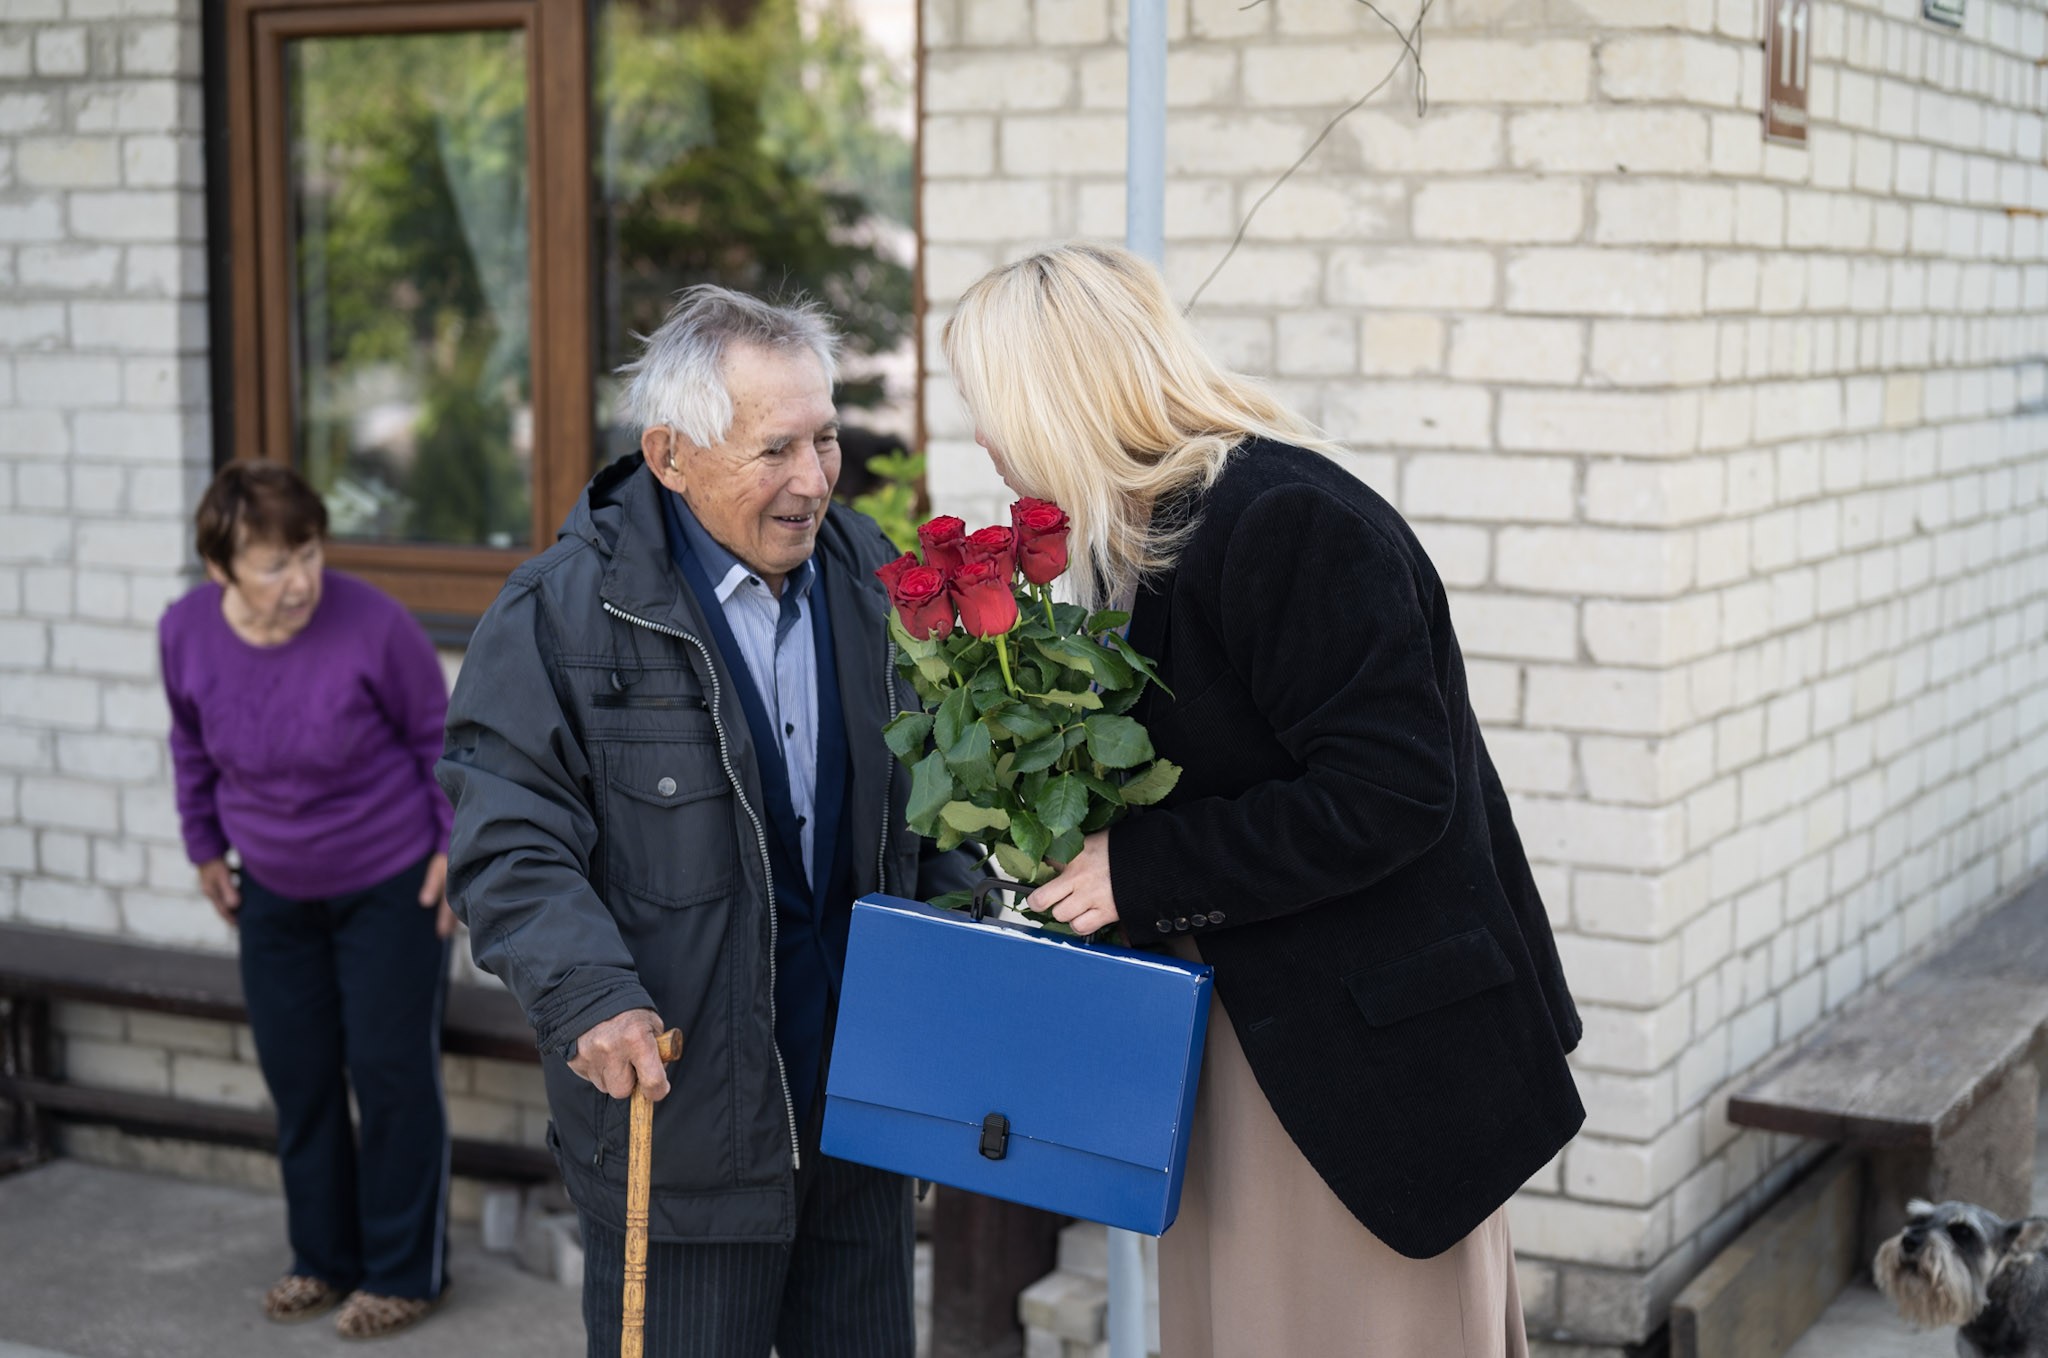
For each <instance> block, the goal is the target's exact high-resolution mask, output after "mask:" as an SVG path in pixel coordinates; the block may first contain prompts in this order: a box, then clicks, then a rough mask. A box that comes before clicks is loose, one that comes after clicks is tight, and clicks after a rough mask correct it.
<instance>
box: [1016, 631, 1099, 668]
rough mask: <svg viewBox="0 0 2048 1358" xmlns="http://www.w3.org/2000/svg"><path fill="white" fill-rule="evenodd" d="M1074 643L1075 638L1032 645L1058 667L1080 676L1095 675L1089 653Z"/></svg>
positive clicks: (1055, 638) (1064, 638)
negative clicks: (1072, 671)
mask: <svg viewBox="0 0 2048 1358" xmlns="http://www.w3.org/2000/svg"><path fill="white" fill-rule="evenodd" d="M1074 641H1075V639H1074V638H1073V637H1054V638H1053V639H1052V640H1051V641H1034V642H1033V643H1031V644H1032V645H1033V646H1034V647H1036V648H1037V650H1038V653H1039V654H1040V655H1042V656H1044V657H1045V658H1046V659H1047V660H1050V661H1052V662H1053V663H1054V664H1056V665H1059V666H1061V667H1063V668H1065V669H1070V670H1074V671H1076V672H1078V673H1080V674H1088V675H1092V674H1094V673H1095V666H1094V665H1092V664H1091V663H1089V660H1088V656H1087V653H1086V652H1084V651H1081V650H1080V649H1078V648H1077V647H1076V646H1075V645H1074Z"/></svg>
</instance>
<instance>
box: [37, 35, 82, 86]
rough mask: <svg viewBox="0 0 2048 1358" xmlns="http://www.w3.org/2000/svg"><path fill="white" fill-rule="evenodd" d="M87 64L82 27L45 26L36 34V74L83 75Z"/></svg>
mask: <svg viewBox="0 0 2048 1358" xmlns="http://www.w3.org/2000/svg"><path fill="white" fill-rule="evenodd" d="M87 65H88V55H87V50H86V43H85V30H84V29H83V28H46V29H43V30H42V31H40V32H38V33H37V34H36V74H37V75H43V76H65V75H84V74H85V72H86V67H87Z"/></svg>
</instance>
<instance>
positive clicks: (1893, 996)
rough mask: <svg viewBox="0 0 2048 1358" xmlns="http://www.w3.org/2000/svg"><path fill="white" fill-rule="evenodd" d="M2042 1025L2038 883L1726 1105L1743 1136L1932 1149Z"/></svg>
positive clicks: (2046, 900)
mask: <svg viewBox="0 0 2048 1358" xmlns="http://www.w3.org/2000/svg"><path fill="white" fill-rule="evenodd" d="M2044 1025H2048V881H2044V882H2037V883H2036V884H2035V885H2034V886H2032V887H2030V888H2029V889H2028V890H2026V891H2025V892H2022V893H2021V894H2020V896H2019V898H2018V899H2016V900H2014V901H2012V902H2011V903H2010V904H2008V905H2005V906H2002V907H2000V908H1999V909H1997V910H1995V911H1993V912H1992V913H1991V914H1989V915H1987V916H1986V917H1985V918H1984V919H1983V920H1982V921H1981V922H1980V923H1978V924H1977V925H1976V926H1974V927H1973V928H1971V929H1970V930H1969V931H1968V932H1967V933H1966V934H1964V936H1963V937H1962V938H1961V939H1960V940H1958V941H1957V942H1956V943H1955V944H1953V945H1952V946H1950V947H1949V948H1948V949H1946V950H1945V951H1943V952H1941V953H1939V954H1937V955H1936V956H1934V957H1932V958H1930V959H1929V960H1928V961H1927V962H1925V963H1923V964H1922V965H1920V966H1918V967H1916V968H1914V969H1913V971H1912V972H1911V973H1910V974H1909V975H1908V976H1907V977H1906V978H1905V979H1904V980H1902V981H1900V982H1899V983H1898V984H1896V985H1894V986H1892V987H1891V988H1890V989H1888V990H1886V991H1885V992H1883V993H1882V994H1880V995H1877V996H1875V997H1873V998H1872V999H1871V1000H1870V1002H1869V1003H1867V1004H1865V1005H1863V1006H1862V1007H1860V1008H1858V1009H1856V1010H1855V1011H1854V1012H1851V1013H1849V1014H1845V1015H1843V1016H1841V1017H1839V1018H1836V1019H1833V1020H1830V1021H1829V1022H1827V1023H1825V1024H1823V1025H1822V1027H1821V1029H1820V1030H1819V1031H1818V1032H1817V1033H1815V1034H1814V1036H1813V1037H1811V1038H1809V1039H1808V1040H1807V1041H1806V1042H1805V1043H1803V1044H1802V1045H1801V1046H1799V1047H1798V1048H1797V1049H1795V1050H1794V1051H1792V1052H1791V1053H1789V1054H1788V1055H1786V1056H1785V1057H1782V1058H1781V1059H1779V1060H1778V1061H1776V1062H1774V1063H1772V1064H1771V1065H1770V1066H1768V1067H1767V1068H1766V1069H1765V1071H1764V1073H1763V1074H1762V1075H1761V1076H1760V1077H1759V1078H1758V1079H1756V1080H1755V1081H1754V1082H1752V1083H1751V1084H1750V1085H1749V1086H1748V1087H1746V1088H1745V1089H1743V1090H1742V1091H1741V1092H1740V1093H1738V1094H1736V1095H1734V1096H1733V1097H1731V1098H1730V1099H1729V1101H1728V1119H1729V1121H1731V1122H1734V1123H1737V1124H1739V1125H1741V1126H1745V1127H1758V1128H1762V1129H1764V1130H1766V1131H1774V1132H1792V1133H1796V1134H1797V1135H1800V1136H1809V1137H1817V1138H1820V1139H1822V1140H1829V1141H1852V1142H1858V1143H1861V1144H1865V1145H1875V1146H1900V1147H1931V1146H1934V1145H1936V1144H1938V1143H1939V1142H1941V1141H1942V1140H1943V1139H1944V1138H1946V1137H1947V1136H1948V1135H1949V1134H1950V1133H1951V1132H1953V1131H1954V1130H1955V1128H1956V1127H1957V1126H1958V1125H1959V1124H1960V1123H1961V1122H1962V1121H1963V1119H1964V1118H1965V1117H1966V1116H1967V1115H1968V1114H1969V1112H1970V1110H1971V1108H1972V1107H1974V1106H1975V1104H1976V1103H1977V1101H1978V1099H1979V1098H1981V1097H1982V1096H1983V1095H1984V1094H1985V1093H1986V1092H1988V1091H1989V1090H1990V1089H1992V1088H1993V1087H1994V1086H1995V1085H1996V1084H1997V1082H1998V1080H1999V1079H2000V1078H2001V1077H2002V1076H2003V1075H2004V1074H2005V1072H2007V1071H2008V1070H2010V1069H2012V1067H2013V1066H2014V1065H2015V1064H2017V1063H2018V1062H2019V1061H2021V1060H2023V1059H2025V1057H2026V1055H2027V1053H2028V1050H2029V1049H2030V1048H2031V1047H2032V1045H2033V1043H2034V1040H2035V1037H2036V1035H2037V1034H2038V1033H2039V1032H2040V1031H2041V1030H2042V1028H2043V1026H2044Z"/></svg>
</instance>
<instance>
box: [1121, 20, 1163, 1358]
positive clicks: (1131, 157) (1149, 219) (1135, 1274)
mask: <svg viewBox="0 0 2048 1358" xmlns="http://www.w3.org/2000/svg"><path fill="white" fill-rule="evenodd" d="M1130 18H1131V24H1130V29H1131V32H1130V74H1131V80H1130V100H1129V104H1128V105H1127V111H1126V113H1125V137H1126V141H1125V146H1126V155H1125V159H1124V247H1125V248H1126V249H1128V250H1129V251H1130V252H1131V253H1132V254H1135V255H1142V256H1143V257H1144V258H1146V259H1149V260H1151V261H1152V263H1153V264H1155V265H1159V266H1161V267H1163V266H1164V265H1165V263H1166V0H1130ZM1149 1349H1150V1345H1149V1344H1147V1343H1146V1338H1145V1255H1144V1251H1143V1248H1142V1245H1141V1242H1140V1240H1139V1237H1138V1233H1137V1232H1135V1231H1121V1230H1118V1229H1116V1228H1115V1227H1111V1228H1110V1231H1109V1358H1146V1354H1147V1352H1148V1351H1149Z"/></svg>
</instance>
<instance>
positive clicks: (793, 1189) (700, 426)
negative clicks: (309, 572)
mask: <svg viewBox="0 0 2048 1358" xmlns="http://www.w3.org/2000/svg"><path fill="white" fill-rule="evenodd" d="M834 350H835V341H834V339H833V336H832V334H831V331H830V329H829V328H828V326H827V324H826V323H825V321H824V319H823V317H822V316H821V315H820V314H819V313H818V312H817V311H815V310H814V309H811V308H808V307H804V308H795V309H791V308H781V307H773V306H769V305H767V304H765V303H762V302H759V301H756V300H754V299H752V298H749V297H745V296H741V295H740V294H737V293H733V292H728V291H726V290H724V289H722V288H714V287H697V288H692V289H689V290H688V291H687V292H685V293H683V294H682V296H681V299H680V301H679V303H678V305H677V306H676V307H675V309H674V311H672V312H671V313H670V315H669V317H668V319H667V321H666V322H665V323H664V324H663V325H662V326H661V328H660V329H659V330H657V331H656V332H655V333H654V334H653V335H652V336H650V337H649V338H648V340H647V341H646V345H645V348H644V350H643V352H642V353H641V355H640V357H639V358H638V360H637V361H636V362H634V363H633V364H632V365H630V367H629V368H628V370H627V371H628V373H629V374H630V376H631V383H630V386H629V387H628V389H627V392H626V405H627V409H628V413H629V415H630V417H631V418H633V419H634V420H635V421H636V422H637V423H638V424H639V425H640V426H641V430H642V432H641V436H640V448H641V453H642V456H641V457H638V458H627V459H622V460H621V461H620V462H618V463H617V464H615V465H613V466H612V467H610V468H608V469H607V470H605V471H603V472H601V473H599V474H598V476H597V477H596V479H594V480H593V481H592V482H591V483H590V486H589V487H588V489H587V490H586V491H585V492H584V496H583V500H582V502H581V503H580V504H579V505H578V506H577V507H576V509H575V511H574V512H573V513H572V514H571V515H570V516H569V520H568V522H567V524H566V525H565V526H564V528H563V530H562V532H561V535H560V540H559V541H557V542H556V544H555V545H554V546H553V547H552V548H551V549H549V550H548V551H547V552H545V553H543V554H542V555H541V556H539V557H537V558H536V559H534V560H532V561H530V562H528V563H526V564H525V565H523V566H521V567H520V568H519V569H518V570H516V571H514V572H513V574H512V576H511V578H510V579H509V580H508V581H507V582H506V585H505V589H504V592H503V593H502V594H500V595H499V596H498V600H497V602H496V603H495V604H493V605H492V606H491V610H490V612H489V613H488V614H486V615H485V617H484V619H483V622H482V623H481V624H480V625H479V626H478V628H477V632H476V636H475V638H474V639H473V641H472V642H471V644H470V648H469V653H468V656H467V658H466V659H465V660H464V662H463V667H462V676H461V681H460V682H459V683H458V684H457V685H456V688H455V694H454V697H453V698H452V700H451V702H450V705H449V714H448V747H447V754H446V757H445V758H444V759H443V761H442V763H441V765H440V770H439V773H440V779H441V783H442V786H443V787H445V788H446V789H447V791H448V795H449V797H450V798H451V800H453V802H454V804H455V829H454V841H453V845H452V848H451V850H450V854H449V880H450V885H451V888H452V890H451V893H450V894H451V899H452V902H453V904H454V906H455V909H456V911H457V913H459V914H460V915H461V916H462V917H463V919H464V920H466V921H467V922H468V924H469V927H470V931H471V942H472V947H473V948H474V950H475V954H476V960H477V962H478V963H479V964H480V965H481V966H483V967H485V968H487V969H488V970H490V971H491V972H493V973H495V974H496V975H498V976H500V977H502V978H503V979H504V981H505V984H506V985H507V986H508V987H509V988H510V989H511V991H512V993H513V994H514V995H515V996H517V997H518V999H519V1001H520V1003H521V1004H523V1005H524V1006H525V1009H526V1012H527V1015H528V1017H529V1018H531V1020H532V1021H533V1027H534V1032H535V1033H536V1034H537V1036H538V1038H539V1044H540V1050H541V1056H542V1070H543V1073H544V1076H545V1079H546V1084H547V1091H548V1106H549V1111H550V1112H551V1113H552V1114H553V1125H552V1126H551V1128H550V1131H549V1144H550V1145H551V1146H552V1147H553V1148H554V1150H555V1153H556V1156H557V1158H558V1160H559V1161H560V1164H561V1168H562V1175H563V1178H564V1180H565V1181H566V1183H567V1186H568V1189H569V1194H570V1196H571V1197H572V1198H573V1199H574V1200H575V1203H576V1206H577V1208H578V1210H579V1211H580V1213H581V1215H582V1221H583V1232H584V1251H585V1253H584V1258H585V1275H584V1288H583V1313H584V1323H585V1328H586V1330H587V1331H588V1335H589V1345H590V1353H591V1354H592V1355H597V1354H607V1355H609V1354H614V1353H617V1352H618V1342H619V1341H618V1332H619V1328H620V1319H619V1312H620V1292H621V1288H622V1278H623V1269H624V1219H625V1207H624V1202H625V1184H626V1161H627V1154H626V1129H627V1115H626V1106H625V1104H624V1103H623V1102H622V1100H624V1099H626V1098H628V1097H629V1096H630V1095H631V1094H632V1092H633V1089H634V1087H635V1086H636V1085H645V1086H646V1087H647V1088H648V1091H649V1093H650V1094H651V1095H652V1096H653V1097H654V1098H655V1099H658V1100H661V1102H660V1103H659V1104H658V1105H657V1106H656V1109H655V1118H654V1160H653V1166H654V1186H653V1199H652V1210H651V1213H650V1223H651V1231H650V1233H651V1236H652V1239H653V1241H654V1245H653V1248H652V1251H651V1257H650V1260H649V1279H648V1289H647V1292H648V1315H647V1352H648V1353H649V1354H650V1355H656V1356H657V1358H674V1356H675V1355H684V1354H689V1355H699V1354H701V1355H705V1358H748V1356H765V1355H766V1354H767V1353H768V1351H769V1348H770V1346H771V1344H772V1345H773V1346H774V1347H775V1348H776V1349H777V1350H778V1351H779V1352H780V1354H781V1355H782V1358H810V1356H811V1355H847V1356H848V1358H853V1356H854V1355H878V1356H887V1358H897V1356H899V1355H900V1356H901V1358H909V1355H910V1353H911V1351H912V1347H913V1338H912V1335H913V1327H912V1317H911V1251H912V1234H911V1200H910V1186H909V1184H908V1182H907V1181H906V1180H904V1179H902V1178H901V1177H899V1176H896V1175H892V1174H885V1173H882V1172H880V1171H878V1170H873V1169H868V1168H864V1167H862V1166H858V1165H853V1164H848V1163H846V1162H843V1161H837V1160H833V1159H831V1158H829V1157H826V1156H824V1155H822V1154H820V1153H819V1151H818V1126H819V1122H820V1118H821V1116H822V1112H823V1104H824V1098H823V1092H822V1091H823V1084H824V1072H825V1067H826V1059H827V1055H828V1053H829V1050H830V1047H831V1041H832V1025H833V1017H834V1013H835V1009H836V1002H837V996H838V988H839V980H840V975H841V968H842V966H843V963H844V960H845V955H846V934H847V926H848V923H849V921H850V917H851V907H852V902H853V899H854V898H855V897H856V896H858V895H860V894H862V893H864V892H869V891H889V892H894V893H896V894H899V895H926V894H929V893H931V892H934V891H942V890H950V889H953V888H956V887H958V886H961V885H964V884H965V882H966V879H967V878H968V876H969V864H968V860H966V859H965V858H964V857H963V856H961V855H959V854H957V853H956V854H953V855H948V856H945V857H939V856H936V855H928V853H927V851H926V849H925V848H924V847H923V844H922V841H920V840H919V839H918V838H917V837H916V836H914V835H912V834H910V833H909V832H908V831H907V830H906V829H905V828H904V807H905V803H906V801H907V799H908V796H909V787H908V784H909V781H910V780H909V779H908V778H907V777H905V776H902V775H900V774H899V773H897V772H896V770H895V767H894V760H893V759H892V758H891V756H890V754H889V751H888V749H887V747H886V746H885V745H884V744H883V741H882V738H881V728H882V726H883V725H884V724H885V723H886V722H887V721H888V720H889V719H890V718H891V717H892V716H893V715H894V714H895V713H896V712H897V711H898V710H900V707H901V705H902V704H904V703H905V702H906V701H908V697H907V689H906V687H905V686H903V685H902V684H901V683H900V681H899V680H898V679H897V677H896V676H895V674H894V673H893V671H892V667H891V664H890V656H889V654H888V647H887V644H886V640H885V634H884V631H883V619H884V612H885V609H886V608H887V606H888V603H887V599H886V596H885V595H884V593H883V591H882V590H881V588H880V586H879V584H878V583H877V582H876V580H875V579H874V574H873V573H874V570H875V568H876V567H877V566H879V565H881V564H883V563H884V562H886V561H888V560H889V559H891V558H892V557H893V556H894V555H895V553H896V549H895V548H894V547H892V546H890V545H889V543H888V541H887V540H886V539H885V538H884V537H883V536H882V534H881V532H880V531H879V530H877V529H876V527H875V526H874V524H873V523H872V522H870V521H869V520H867V519H865V518H862V517H861V516H860V515H858V514H855V513H853V512H851V511H849V510H847V509H844V508H839V507H833V508H831V509H830V510H829V512H828V505H829V504H830V496H831V493H832V486H833V483H834V481H835V480H836V479H837V477H838V475H839V448H838V443H837V438H836V435H837V416H836V414H835V412H834V410H833V406H832V376H833V371H834ZM671 1025H673V1026H676V1027H680V1028H681V1029H682V1030H683V1032H684V1034H685V1041H684V1048H683V1057H682V1060H681V1061H680V1062H678V1063H677V1064H676V1065H675V1066H674V1067H673V1068H672V1069H671V1070H669V1071H667V1072H664V1070H663V1067H662V1064H661V1062H660V1060H659V1059H658V1057H657V1055H656V1051H655V1038H656V1036H657V1035H658V1034H659V1033H660V1032H661V1031H662V1030H663V1029H664V1028H665V1027H667V1026H671ZM671 1079H672V1080H673V1081H674V1087H673V1089H672V1088H671V1086H670V1081H671Z"/></svg>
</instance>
